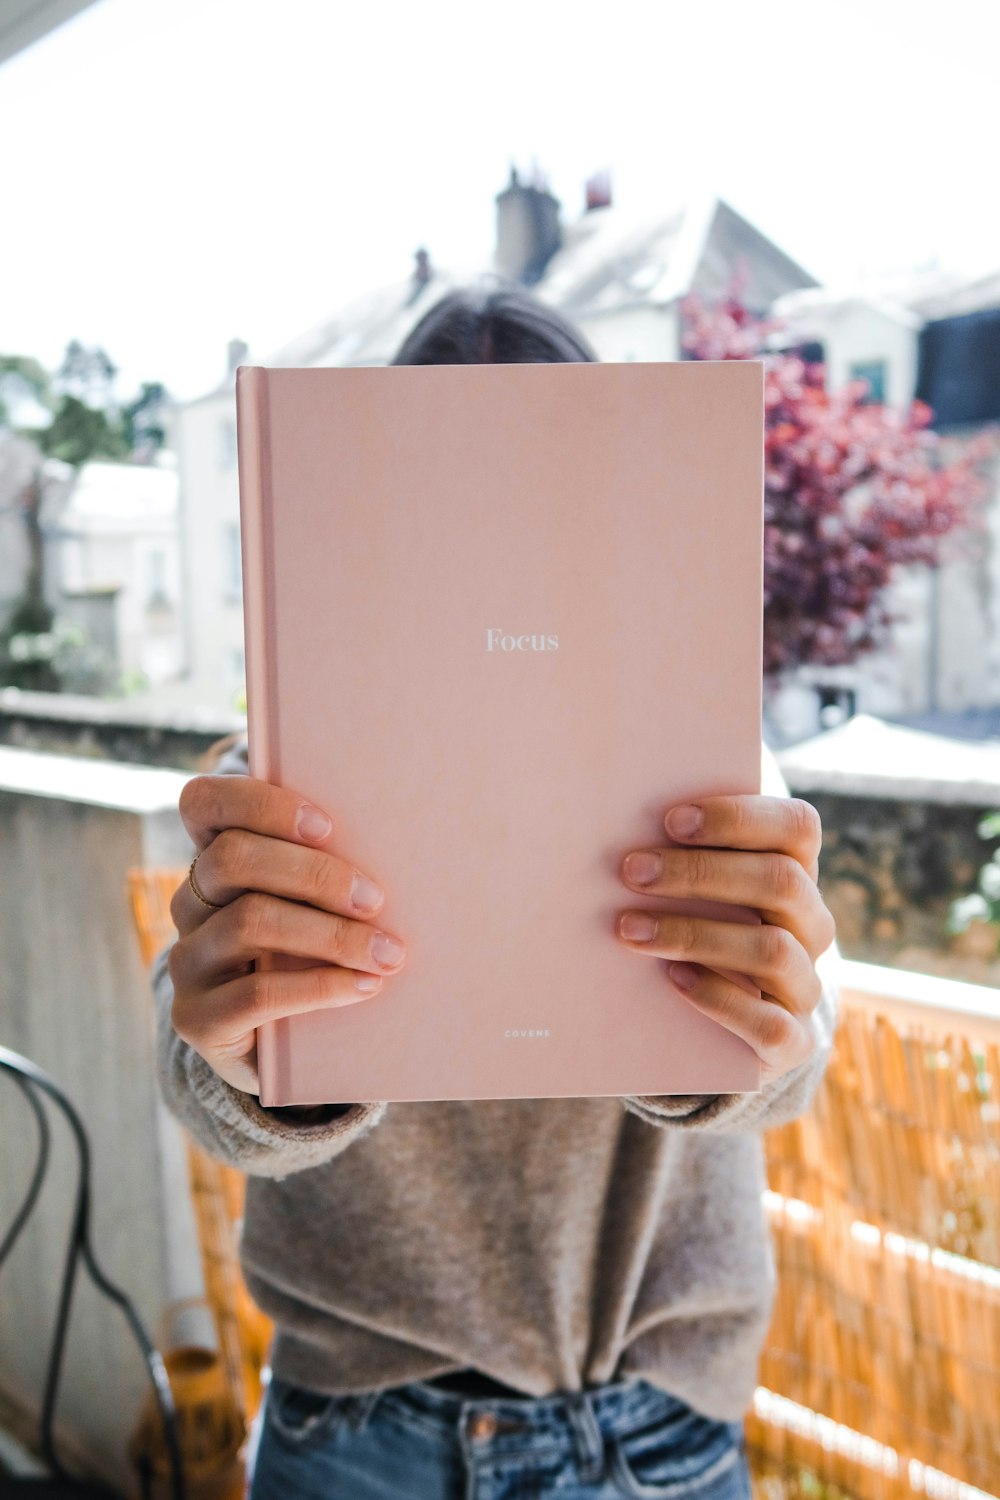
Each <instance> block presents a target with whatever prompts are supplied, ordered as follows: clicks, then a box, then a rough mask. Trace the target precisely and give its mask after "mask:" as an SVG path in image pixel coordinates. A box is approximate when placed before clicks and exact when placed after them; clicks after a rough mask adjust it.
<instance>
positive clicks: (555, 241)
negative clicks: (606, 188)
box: [493, 166, 562, 286]
mask: <svg viewBox="0 0 1000 1500" xmlns="http://www.w3.org/2000/svg"><path fill="white" fill-rule="evenodd" d="M495 202H496V206H497V243H496V250H495V251H494V254H493V265H494V268H495V269H496V270H497V271H498V272H499V273H500V275H501V276H506V277H508V278H509V279H510V280H512V281H519V282H521V284H522V285H523V286H532V285H533V284H534V283H535V282H536V281H539V280H540V279H541V277H542V276H543V275H544V273H545V268H546V266H547V265H548V263H549V261H550V260H551V259H552V257H553V255H554V254H555V253H556V251H557V250H558V249H559V246H560V245H561V244H562V226H561V224H560V222H559V209H560V203H559V199H558V198H556V197H554V196H553V194H552V193H551V192H550V191H549V188H548V185H547V183H546V182H545V179H544V178H543V177H542V176H541V174H540V173H539V172H538V170H537V168H536V170H535V181H534V183H530V184H529V183H523V182H521V181H520V180H519V178H518V175H517V168H516V167H514V166H512V167H511V169H510V182H509V183H508V185H507V187H505V188H504V190H503V192H501V193H497V195H496V199H495Z"/></svg>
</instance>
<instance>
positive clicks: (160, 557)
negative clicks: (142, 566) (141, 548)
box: [146, 547, 170, 609]
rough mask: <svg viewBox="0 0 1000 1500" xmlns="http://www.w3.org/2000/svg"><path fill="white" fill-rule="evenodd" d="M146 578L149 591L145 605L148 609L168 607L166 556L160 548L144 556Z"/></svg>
mask: <svg viewBox="0 0 1000 1500" xmlns="http://www.w3.org/2000/svg"><path fill="white" fill-rule="evenodd" d="M146 567H147V578H148V582H149V589H148V593H147V596H146V604H147V606H148V607H149V608H150V609H163V608H165V607H169V605H170V600H169V598H168V597H167V554H166V553H165V552H164V550H163V548H162V547H157V548H156V549H155V550H154V551H152V552H148V553H147V554H146Z"/></svg>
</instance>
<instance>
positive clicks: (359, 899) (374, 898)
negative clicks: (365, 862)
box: [351, 870, 382, 910]
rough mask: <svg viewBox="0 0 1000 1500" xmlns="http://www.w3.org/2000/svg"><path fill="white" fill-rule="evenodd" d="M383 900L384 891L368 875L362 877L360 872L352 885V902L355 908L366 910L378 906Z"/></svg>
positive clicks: (356, 874)
mask: <svg viewBox="0 0 1000 1500" xmlns="http://www.w3.org/2000/svg"><path fill="white" fill-rule="evenodd" d="M381 900H382V891H381V889H380V888H379V886H377V885H376V884H375V882H374V880H369V879H368V876H367V875H362V874H361V872H360V870H359V871H357V872H356V873H355V876H354V881H353V883H352V885H351V902H352V904H353V905H354V906H358V907H363V908H364V909H365V910H368V909H370V908H371V907H373V906H378V904H379V902H380V901H381Z"/></svg>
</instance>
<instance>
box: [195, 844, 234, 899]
mask: <svg viewBox="0 0 1000 1500" xmlns="http://www.w3.org/2000/svg"><path fill="white" fill-rule="evenodd" d="M200 853H201V850H200V849H199V850H198V854H200ZM198 854H196V855H195V857H194V859H193V860H192V861H191V868H190V869H189V870H188V885H189V886H190V887H191V889H192V890H193V891H194V893H195V895H196V896H197V897H198V900H199V901H200V902H201V903H202V904H203V905H204V906H214V907H216V908H218V907H222V906H225V904H226V903H225V902H224V901H209V899H208V897H207V896H203V895H202V893H201V891H199V889H198V887H197V885H195V880H194V867H195V864H196V862H197V859H198Z"/></svg>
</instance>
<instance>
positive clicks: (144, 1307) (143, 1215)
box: [0, 747, 211, 1491]
mask: <svg viewBox="0 0 1000 1500" xmlns="http://www.w3.org/2000/svg"><path fill="white" fill-rule="evenodd" d="M185 779H186V778H185V776H184V775H183V774H180V773H176V772H171V771H157V770H149V769H146V768H138V767H134V766H121V765H112V764H108V763H105V762H97V761H93V760H82V759H73V758H69V757H64V756H53V755H43V754H37V753H33V752H30V751H20V750H12V749H9V748H6V747H4V748H0V859H2V867H0V868H2V879H0V953H2V954H3V962H2V964H0V1041H2V1042H3V1044H4V1045H6V1046H8V1047H10V1048H13V1049H14V1050H15V1051H17V1052H20V1053H23V1054H25V1055H27V1056H28V1057H30V1058H31V1059H32V1060H33V1061H34V1062H36V1063H37V1064H39V1066H41V1067H42V1068H44V1069H45V1070H46V1071H47V1072H48V1073H49V1074H51V1076H52V1077H53V1079H54V1080H55V1082H56V1083H57V1084H58V1085H59V1086H60V1087H61V1088H62V1089H63V1090H64V1091H65V1092H66V1093H67V1094H68V1095H69V1097H70V1099H71V1100H72V1102H73V1103H74V1105H75V1106H76V1108H77V1110H78V1111H79V1113H80V1115H81V1116H82V1118H83V1121H84V1124H85V1126H86V1129H87V1131H88V1132H89V1135H90V1141H91V1147H92V1151H93V1221H92V1239H93V1244H94V1247H95V1250H96V1254H97V1259H98V1262H99V1264H100V1266H101V1267H102V1269H103V1270H104V1271H105V1273H106V1274H107V1275H108V1276H110V1278H111V1279H112V1280H113V1281H114V1282H116V1283H117V1284H118V1285H119V1286H120V1287H121V1288H122V1290H123V1291H124V1292H125V1293H126V1294H127V1295H128V1296H129V1297H131V1298H132V1299H133V1301H134V1302H135V1304H136V1307H137V1309H138V1311H139V1314H140V1316H141V1317H142V1319H143V1320H144V1322H145V1324H146V1327H147V1329H148V1330H149V1331H150V1332H151V1333H152V1334H153V1336H154V1337H156V1336H157V1335H158V1334H159V1332H160V1325H161V1320H162V1317H163V1313H164V1310H165V1308H166V1307H167V1306H168V1305H169V1304H170V1303H171V1302H172V1301H173V1300H174V1299H176V1298H180V1297H184V1296H188V1295H192V1294H196V1293H198V1292H199V1291H200V1290H201V1272H200V1263H199V1258H198V1252H197V1240H196V1233H195V1227H194V1221H193V1216H192V1211H191V1205H190V1199H189V1196H188V1190H187V1175H186V1161H185V1157H184V1149H183V1139H182V1136H181V1133H180V1130H179V1128H178V1127H177V1126H176V1124H175V1122H174V1121H173V1119H172V1117H171V1116H169V1115H168V1113H167V1111H166V1110H165V1108H164V1106H163V1105H162V1103H161V1102H160V1098H159V1094H158V1090H157V1084H156V1078H155V1071H154V1061H153V1001H152V996H151V992H150V989H149V984H148V976H147V971H146V968H145V966H144V964H143V962H142V959H141V956H140V951H139V947H138V943H137V940H136V936H135V932H134V929H133V923H132V918H131V912H130V908H129V903H128V897H127V890H126V872H127V870H128V869H129V868H130V867H131V866H141V865H149V866H152V865H180V866H182V865H183V864H184V863H186V861H187V859H188V858H189V857H190V844H189V841H188V839H187V834H186V832H185V831H184V828H183V825H182V824H181V821H180V818H179V816H178V814H177V812H176V806H177V797H178V795H179V792H180V787H181V786H182V784H183V782H184V780H185ZM50 1119H51V1123H52V1137H53V1140H52V1156H51V1162H50V1168H49V1174H48V1180H47V1182H46V1185H45V1188H44V1191H43V1193H42V1196H41V1199H40V1201H39V1203H38V1204H37V1205H36V1207H35V1211H34V1214H33V1216H32V1219H31V1221H30V1223H29V1225H28V1227H27V1228H26V1230H25V1231H24V1233H23V1235H22V1237H21V1239H20V1241H19V1242H18V1244H17V1246H16V1247H15V1249H14V1251H13V1254H12V1255H11V1257H10V1259H9V1260H8V1261H7V1262H6V1264H5V1265H4V1266H3V1268H2V1271H0V1307H2V1315H0V1394H2V1396H3V1398H4V1399H5V1403H7V1404H9V1405H12V1406H13V1407H14V1408H15V1409H16V1410H17V1411H19V1412H20V1414H21V1417H22V1422H21V1423H19V1424H18V1426H19V1428H20V1430H19V1434H18V1435H19V1436H24V1437H30V1435H31V1432H32V1429H36V1428H37V1419H38V1416H39V1414H40V1404H41V1395H42V1387H43V1378H44V1369H45V1364H46V1359H47V1354H48V1349H49V1341H50V1337H51V1332H52V1327H53V1320H54V1316H55V1311H56V1306H57V1299H58V1292H59V1285H60V1278H61V1272H62V1265H63V1256H64V1253H65V1246H66V1235H67V1230H68V1227H69V1216H70V1211H71V1203H72V1195H73V1192H74V1189H75V1180H76V1178H75V1156H74V1152H73V1147H72V1143H71V1139H70V1137H69V1135H68V1131H67V1129H66V1127H65V1125H64V1124H63V1122H62V1119H61V1117H60V1116H59V1115H58V1114H57V1113H56V1112H55V1111H51V1112H50ZM34 1160H35V1127H34V1123H33V1120H32V1116H31V1114H30V1112H29V1108H28V1105H27V1103H26V1101H25V1100H24V1098H23V1097H22V1095H21V1093H20V1091H19V1090H18V1088H17V1087H16V1086H15V1084H14V1083H13V1082H12V1081H11V1079H10V1078H9V1077H8V1076H7V1075H6V1074H0V1224H2V1225H3V1226H4V1227H6V1226H7V1224H9V1222H10V1221H11V1219H12V1217H13V1215H14V1213H15V1212H16V1210H17V1207H18V1205H19V1204H20V1202H21V1201H22V1198H23V1194H24V1191H25V1189H26V1187H27V1184H28V1181H29V1179H30V1175H31V1172H32V1168H33V1163H34ZM189 1332H190V1329H189ZM193 1336H195V1337H198V1338H200V1339H201V1340H202V1341H204V1340H205V1338H206V1336H207V1337H208V1338H209V1341H211V1337H210V1325H206V1323H205V1320H204V1318H203V1317H202V1319H201V1320H200V1324H198V1325H196V1327H195V1330H194V1335H193ZM146 1390H147V1380H146V1376H145V1367H144V1365H143V1363H142V1361H141V1357H140V1355H139V1352H138V1350H137V1349H136V1347H135V1345H134V1343H133V1340H132V1336H131V1334H130V1332H129V1330H128V1328H127V1326H126V1324H125V1321H124V1319H123V1317H122V1315H121V1312H120V1311H119V1309H118V1308H116V1307H115V1306H114V1305H113V1304H111V1303H109V1302H107V1301H106V1300H105V1299H104V1298H102V1297H101V1296H100V1295H99V1294H98V1293H97V1292H96V1291H95V1290H94V1289H93V1288H92V1286H91V1285H90V1284H89V1281H88V1280H87V1278H86V1276H85V1275H84V1274H82V1273H81V1274H80V1276H79V1278H78V1282H77V1286H76V1292H75V1295H74V1301H73V1312H72V1320H71V1327H70V1336H69V1341H68V1346H67V1355H66V1360H65V1364H64V1374H63V1378H62V1382H61V1393H60V1400H59V1403H58V1415H59V1426H58V1428H57V1433H58V1432H61V1433H63V1434H64V1437H65V1441H66V1448H67V1454H68V1453H80V1452H83V1453H85V1454H86V1455H87V1458H88V1460H89V1462H90V1463H92V1465H93V1468H94V1471H95V1472H97V1473H99V1474H101V1475H103V1476H104V1477H105V1478H106V1479H107V1480H109V1481H111V1482H115V1481H118V1482H120V1483H122V1484H127V1483H129V1482H130V1480H131V1479H132V1475H131V1471H130V1469H129V1466H128V1463H127V1460H126V1456H125V1444H126V1442H127V1438H128V1435H129V1432H130V1430H131V1428H132V1425H133V1423H134V1421H135V1418H136V1414H137V1412H138V1409H139V1405H140V1403H141V1401H142V1399H143V1398H144V1396H145V1394H146ZM133 1491H134V1486H133Z"/></svg>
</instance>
